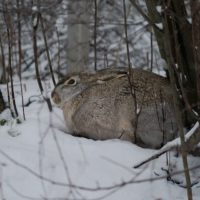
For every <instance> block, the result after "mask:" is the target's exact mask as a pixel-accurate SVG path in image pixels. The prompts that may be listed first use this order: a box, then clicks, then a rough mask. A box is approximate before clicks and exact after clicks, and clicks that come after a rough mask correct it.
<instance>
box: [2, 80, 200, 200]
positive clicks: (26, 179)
mask: <svg viewBox="0 0 200 200" xmlns="http://www.w3.org/2000/svg"><path fill="white" fill-rule="evenodd" d="M24 84H25V86H26V87H23V88H24V89H25V88H26V90H24V98H25V102H28V99H29V98H30V97H31V100H35V101H34V102H33V103H31V104H30V105H29V106H27V107H26V108H25V114H26V121H23V122H22V123H21V124H16V123H15V122H14V121H12V120H10V121H9V122H8V123H6V124H5V125H4V126H0V199H6V200H23V199H33V200H39V199H41V200H44V199H45V200H52V199H54V200H61V199H62V200H64V199H66V200H68V199H69V200H73V199H76V200H79V199H80V200H81V199H83V200H84V199H85V200H90V199H106V200H122V199H124V200H184V199H187V193H186V189H184V188H183V187H181V186H180V185H182V183H181V184H177V183H173V181H172V180H171V181H170V180H168V181H167V179H166V177H164V176H166V175H167V174H166V171H165V169H168V167H167V164H166V154H164V155H162V156H161V157H160V158H158V159H156V160H154V161H152V162H149V163H148V164H147V165H145V166H142V167H140V168H139V169H134V168H133V166H134V165H135V164H137V163H138V162H140V161H142V160H144V159H146V158H147V157H149V156H151V155H152V154H154V153H155V152H157V151H156V150H150V149H142V148H140V147H138V146H136V145H134V144H131V143H129V142H125V141H120V140H108V141H93V140H89V139H85V138H77V137H73V136H71V135H68V134H66V133H64V132H63V130H64V129H65V125H64V120H63V116H62V112H61V110H59V109H58V108H56V107H54V109H53V112H52V113H50V112H49V111H48V108H47V105H46V103H45V102H44V101H42V98H41V97H39V96H38V95H39V94H40V92H39V89H38V86H37V82H36V81H35V80H26V81H25V82H24ZM46 85H47V90H48V93H50V91H51V89H52V88H51V87H50V86H49V85H50V84H48V81H47V84H46ZM1 89H2V91H3V93H4V96H6V87H5V86H4V85H2V86H1ZM15 89H16V100H17V105H18V110H19V111H20V112H22V109H21V95H20V87H19V84H18V82H16V81H15ZM21 116H22V114H21ZM2 117H4V118H9V112H8V111H5V112H4V113H3V114H2V115H1V118H2ZM170 163H171V170H173V172H176V171H180V170H182V164H181V163H182V161H181V158H179V157H178V158H177V157H175V156H174V153H171V154H170ZM189 163H190V167H194V166H196V165H200V159H199V158H195V157H193V156H189ZM162 177H163V178H162ZM191 177H192V181H193V183H195V184H194V186H193V195H194V200H199V197H200V183H198V181H199V180H200V170H196V171H192V172H191ZM168 179H169V178H168ZM172 179H173V180H175V181H179V182H181V181H183V180H184V176H183V174H179V175H176V177H172Z"/></svg>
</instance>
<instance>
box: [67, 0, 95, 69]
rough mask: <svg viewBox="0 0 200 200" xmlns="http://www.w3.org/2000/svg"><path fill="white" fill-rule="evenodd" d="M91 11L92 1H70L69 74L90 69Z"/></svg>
mask: <svg viewBox="0 0 200 200" xmlns="http://www.w3.org/2000/svg"><path fill="white" fill-rule="evenodd" d="M90 10H91V1H90V0H76V1H69V5H68V15H69V21H68V47H67V72H81V71H85V70H87V69H88V56H89V47H90V45H89V40H90V33H89V25H90V24H89V20H90Z"/></svg>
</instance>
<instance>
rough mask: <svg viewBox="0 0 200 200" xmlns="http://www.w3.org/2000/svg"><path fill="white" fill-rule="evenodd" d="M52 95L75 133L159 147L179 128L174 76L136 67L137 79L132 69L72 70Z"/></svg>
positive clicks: (71, 130)
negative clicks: (176, 113)
mask: <svg viewBox="0 0 200 200" xmlns="http://www.w3.org/2000/svg"><path fill="white" fill-rule="evenodd" d="M52 99H53V101H54V103H55V104H57V105H58V106H60V107H61V109H62V110H63V113H64V118H65V121H66V125H67V128H68V131H69V132H70V133H71V134H73V135H78V136H83V137H87V138H91V139H95V140H105V139H113V138H119V139H123V140H128V141H131V142H133V143H137V144H139V145H141V146H145V147H150V148H159V147H161V146H162V145H163V144H165V143H166V142H168V141H170V140H172V139H173V138H174V137H175V136H176V133H177V125H176V121H175V116H174V109H173V103H172V91H171V88H170V84H169V81H168V80H167V79H166V78H164V77H161V76H158V75H156V74H153V73H151V72H148V71H144V70H141V69H132V78H131V77H130V75H129V73H128V69H127V68H109V69H103V70H99V71H97V72H96V73H94V74H92V73H72V74H69V75H68V76H66V77H65V78H64V79H63V80H61V81H60V82H59V83H58V84H57V85H56V87H55V89H54V90H53V92H52Z"/></svg>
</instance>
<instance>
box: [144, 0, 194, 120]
mask: <svg viewBox="0 0 200 200" xmlns="http://www.w3.org/2000/svg"><path fill="white" fill-rule="evenodd" d="M146 5H147V9H148V16H149V18H150V19H151V21H152V23H153V24H155V25H156V24H157V23H161V24H162V26H163V28H162V29H159V28H156V26H155V27H153V28H154V32H155V36H156V40H157V42H158V46H159V50H160V53H161V56H162V58H163V59H164V60H165V61H166V63H167V66H168V68H171V69H169V70H172V71H173V72H174V74H175V76H176V87H177V88H178V89H179V91H180V93H179V97H182V98H179V99H180V109H182V110H183V112H182V113H184V115H183V116H185V114H186V115H187V117H185V119H187V120H185V124H187V123H191V121H193V116H192V114H191V113H190V111H191V108H192V107H193V108H194V107H196V106H197V104H198V103H197V102H198V99H197V80H198V79H197V76H196V68H195V57H194V45H193V35H192V34H193V30H192V24H190V23H189V21H188V16H187V13H186V8H185V4H184V1H177V0H171V1H168V0H165V1H162V3H160V4H159V5H158V1H155V0H153V1H152V0H146ZM157 6H160V7H161V9H162V11H161V12H160V11H158V10H157ZM164 16H166V17H164ZM166 32H168V34H169V37H167V38H166ZM169 47H171V48H170V49H169ZM169 52H170V53H171V55H172V56H173V65H171V64H170V63H171V62H170V56H169ZM186 110H187V112H186ZM189 110H190V111H189Z"/></svg>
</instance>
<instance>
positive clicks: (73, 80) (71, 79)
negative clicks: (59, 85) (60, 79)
mask: <svg viewBox="0 0 200 200" xmlns="http://www.w3.org/2000/svg"><path fill="white" fill-rule="evenodd" d="M79 82H80V78H79V76H78V75H77V76H71V77H69V78H68V79H67V80H65V82H64V85H65V86H68V85H69V86H73V85H76V84H77V83H79Z"/></svg>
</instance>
